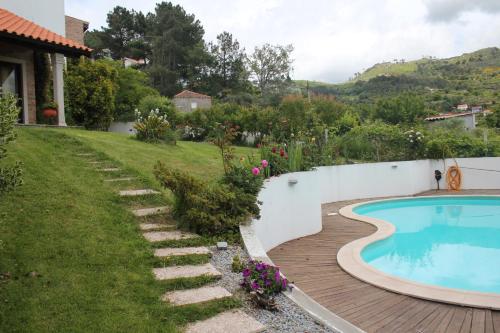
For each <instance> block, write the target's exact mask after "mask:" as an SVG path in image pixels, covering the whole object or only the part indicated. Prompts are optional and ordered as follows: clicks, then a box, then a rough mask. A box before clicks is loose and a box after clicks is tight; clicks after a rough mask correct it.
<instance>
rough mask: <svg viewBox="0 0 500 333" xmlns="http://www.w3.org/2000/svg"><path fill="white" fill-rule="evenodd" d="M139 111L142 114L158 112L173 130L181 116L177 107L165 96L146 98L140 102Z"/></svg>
mask: <svg viewBox="0 0 500 333" xmlns="http://www.w3.org/2000/svg"><path fill="white" fill-rule="evenodd" d="M137 110H139V112H140V113H141V114H147V113H149V112H150V111H151V110H158V111H159V112H160V114H161V115H163V116H165V117H166V118H167V119H168V121H169V122H170V125H171V127H172V128H175V127H176V126H177V123H178V120H179V115H178V114H177V111H175V106H174V104H173V103H172V101H171V100H169V99H168V98H166V97H163V96H156V95H149V96H145V97H143V98H142V99H141V101H140V102H139V106H138V107H137Z"/></svg>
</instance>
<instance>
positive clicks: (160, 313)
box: [0, 128, 251, 332]
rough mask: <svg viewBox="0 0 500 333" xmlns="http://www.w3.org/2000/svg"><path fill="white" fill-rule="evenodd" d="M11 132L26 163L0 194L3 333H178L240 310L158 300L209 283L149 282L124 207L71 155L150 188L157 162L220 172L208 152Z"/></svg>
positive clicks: (191, 146) (147, 257)
mask: <svg viewBox="0 0 500 333" xmlns="http://www.w3.org/2000/svg"><path fill="white" fill-rule="evenodd" d="M17 132H18V134H19V137H18V140H17V141H16V142H15V143H13V144H11V145H10V147H9V151H10V156H9V158H8V159H9V160H10V161H14V160H21V161H22V162H23V163H24V180H25V184H24V185H23V186H21V187H19V188H18V189H16V190H15V191H14V192H11V193H8V194H6V195H4V196H3V197H0V304H1V305H0V332H160V331H162V332H176V331H178V329H179V327H181V325H183V324H185V323H186V322H190V321H193V320H197V319H202V318H205V317H208V316H211V315H214V314H215V313H218V312H220V311H222V310H224V309H227V308H231V307H234V306H237V305H238V302H237V301H236V300H232V299H230V300H225V301H217V302H212V303H209V304H206V305H204V306H199V305H196V306H195V305H193V306H187V307H181V308H173V307H171V306H169V305H167V304H165V303H163V302H162V301H160V296H161V295H162V294H163V293H164V292H165V291H166V290H168V289H175V288H179V287H194V286H198V285H201V284H203V283H206V282H209V281H200V280H197V281H178V282H177V283H169V284H165V283H159V282H157V281H155V280H154V279H153V276H152V274H151V268H152V267H154V266H155V265H156V264H157V259H155V258H154V257H153V255H152V251H153V250H152V246H151V245H150V244H149V243H148V242H146V241H145V240H144V239H143V237H142V236H141V234H140V231H139V228H138V222H137V220H136V219H135V218H134V217H133V215H132V214H131V213H130V212H129V211H128V207H129V204H130V203H129V202H125V201H124V200H123V199H120V198H119V197H118V195H117V194H116V185H111V184H107V183H104V182H103V177H105V176H104V175H103V174H100V173H99V172H97V171H96V170H95V168H93V167H91V166H89V164H88V161H86V160H85V159H84V158H82V157H78V156H76V154H77V153H78V152H80V151H91V150H94V151H95V152H96V153H97V154H98V155H99V154H100V157H101V158H104V157H105V155H104V154H106V155H107V156H108V157H110V162H112V163H117V164H119V165H121V166H122V167H124V168H125V169H126V170H129V171H130V172H132V173H134V172H135V173H136V174H137V175H138V176H139V177H144V178H145V179H146V181H149V180H151V181H152V180H153V177H152V175H151V169H152V166H153V165H154V163H155V162H156V160H158V159H160V160H163V161H164V162H165V163H168V164H170V165H173V166H175V167H179V168H182V169H184V170H187V171H189V172H192V173H194V174H197V175H199V176H204V177H205V178H207V179H210V178H212V177H214V176H216V175H218V174H220V173H221V168H222V167H221V165H220V163H219V160H218V156H217V150H216V149H215V148H214V147H213V146H210V145H208V144H196V143H186V142H180V143H179V144H178V146H175V147H173V146H167V145H150V144H145V143H140V142H136V141H135V140H133V139H130V138H128V137H126V136H123V135H118V134H111V133H98V132H86V131H83V130H69V129H68V130H49V129H39V128H18V129H17ZM239 151H240V152H241V153H250V152H251V150H250V149H239ZM153 200H157V201H162V196H160V197H159V198H156V199H153ZM146 204H147V203H146ZM200 260H206V259H203V258H201V259H200ZM167 264H168V263H167Z"/></svg>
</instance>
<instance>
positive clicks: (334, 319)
mask: <svg viewBox="0 0 500 333" xmlns="http://www.w3.org/2000/svg"><path fill="white" fill-rule="evenodd" d="M240 233H241V237H242V239H243V244H244V246H245V249H246V251H247V252H248V255H249V256H250V258H251V259H253V260H259V261H262V262H265V263H267V264H270V265H274V263H273V262H272V260H271V258H269V257H268V256H267V253H266V251H265V250H264V248H263V247H262V244H261V243H260V241H259V238H258V237H257V235H256V233H255V230H254V228H253V223H252V222H249V223H248V224H246V225H240ZM281 275H282V276H284V275H283V273H282V274H281ZM284 277H285V276H284ZM291 286H292V287H293V288H292V290H291V291H286V292H284V293H283V294H284V295H285V296H286V297H288V298H289V299H290V300H291V301H292V302H294V303H295V304H297V306H299V307H300V308H301V309H303V310H304V311H305V312H306V313H308V314H309V315H310V316H311V317H312V318H314V319H315V320H317V321H318V322H320V323H322V324H323V325H325V326H326V327H328V328H330V329H332V330H334V331H337V332H343V333H364V331H363V330H361V329H360V328H358V327H356V326H354V325H353V324H351V323H350V322H348V321H346V320H344V319H342V318H341V317H339V316H337V315H336V314H334V313H333V312H331V311H330V310H328V309H327V308H325V307H324V306H322V305H321V304H319V303H318V302H316V301H315V300H313V299H312V298H311V297H309V296H308V295H307V294H306V293H304V292H303V291H302V290H300V289H299V288H298V287H297V286H295V285H291Z"/></svg>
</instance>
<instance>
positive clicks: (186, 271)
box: [77, 153, 266, 333]
mask: <svg viewBox="0 0 500 333" xmlns="http://www.w3.org/2000/svg"><path fill="white" fill-rule="evenodd" d="M77 156H95V155H94V154H92V153H80V154H77ZM88 163H89V164H92V165H95V166H97V167H99V166H100V167H101V168H99V169H96V170H97V171H101V172H116V171H120V168H117V167H106V168H103V165H102V164H103V163H105V162H104V161H95V160H94V161H89V162H88ZM134 179H136V178H135V177H126V176H124V177H122V178H114V179H104V181H105V182H127V181H131V180H134ZM151 194H160V192H158V191H155V190H152V189H140V190H123V191H120V192H119V195H120V196H122V197H129V196H142V195H151ZM169 211H170V208H169V207H167V206H162V207H152V208H140V209H134V210H132V213H133V214H134V215H135V216H136V217H146V216H153V215H160V214H166V213H168V212H169ZM139 227H140V229H141V230H143V231H149V230H157V231H149V232H145V233H144V234H143V235H144V237H145V238H146V239H147V240H148V241H150V242H161V241H166V240H182V239H189V238H196V237H199V236H198V235H196V234H192V233H188V232H183V231H179V230H173V231H158V230H162V229H167V228H168V229H170V228H175V225H172V224H166V223H141V224H140V225H139ZM211 254H212V253H211V251H210V250H209V249H208V248H207V247H204V246H201V247H183V248H161V249H156V250H155V253H154V255H155V256H156V257H162V258H168V257H181V256H187V255H211ZM153 274H154V276H155V278H156V279H157V280H171V279H177V278H195V277H201V276H211V277H217V278H220V277H222V273H220V272H219V271H218V270H217V269H216V268H215V267H214V266H213V265H212V264H210V263H207V264H203V265H184V266H168V267H163V268H153ZM228 297H232V294H231V293H230V292H229V291H227V290H226V289H225V288H223V287H220V286H205V287H201V288H197V289H188V290H176V291H170V292H167V293H165V294H164V295H163V296H162V300H163V301H166V302H169V303H171V304H172V305H174V306H183V305H188V304H197V303H203V302H207V301H212V300H218V299H223V298H228ZM265 329H266V327H265V326H264V325H262V324H261V323H259V322H258V321H256V320H255V319H253V318H252V317H250V316H248V315H247V314H245V313H243V311H241V310H232V311H226V312H223V313H220V314H218V315H216V316H214V317H212V318H209V319H207V320H203V321H197V322H194V323H191V324H189V325H188V326H187V327H186V332H187V333H226V332H239V333H254V332H262V331H264V330H265Z"/></svg>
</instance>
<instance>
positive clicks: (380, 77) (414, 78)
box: [295, 47, 500, 111]
mask: <svg viewBox="0 0 500 333" xmlns="http://www.w3.org/2000/svg"><path fill="white" fill-rule="evenodd" d="M295 84H296V87H297V89H300V90H301V91H302V92H305V91H306V90H307V85H309V91H311V92H313V93H318V94H333V95H336V96H337V97H338V98H339V99H342V100H346V101H350V102H370V101H372V100H374V99H376V98H379V97H382V96H387V95H391V94H397V93H400V92H402V91H406V90H411V91H413V92H415V93H417V94H419V95H422V96H423V97H424V99H425V100H426V102H427V105H428V106H429V107H430V108H432V109H435V110H436V111H448V110H449V109H450V108H451V107H452V106H453V105H456V104H459V103H467V104H481V105H489V104H492V103H496V102H497V101H498V97H499V91H500V49H499V48H496V47H492V48H485V49H481V50H478V51H475V52H472V53H466V54H463V55H461V56H457V57H452V58H447V59H436V58H424V59H420V60H415V61H409V62H402V61H401V60H398V61H397V62H390V63H389V62H386V63H381V64H375V65H374V66H372V67H370V68H369V69H367V70H366V71H364V72H363V73H361V74H358V75H356V77H355V79H353V80H351V81H348V82H346V83H344V84H329V83H323V82H309V83H307V81H295Z"/></svg>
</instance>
